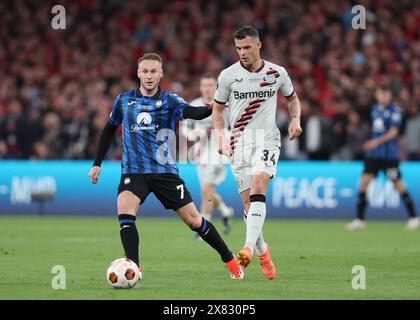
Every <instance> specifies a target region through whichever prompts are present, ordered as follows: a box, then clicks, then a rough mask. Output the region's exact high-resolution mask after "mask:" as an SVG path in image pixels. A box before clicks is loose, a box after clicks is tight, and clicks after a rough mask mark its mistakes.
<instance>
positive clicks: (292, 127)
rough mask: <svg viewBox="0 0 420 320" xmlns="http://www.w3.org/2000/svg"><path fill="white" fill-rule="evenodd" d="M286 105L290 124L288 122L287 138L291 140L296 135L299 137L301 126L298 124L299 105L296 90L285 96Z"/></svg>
mask: <svg viewBox="0 0 420 320" xmlns="http://www.w3.org/2000/svg"><path fill="white" fill-rule="evenodd" d="M287 106H288V109H289V114H290V118H291V121H290V124H289V130H288V131H289V140H293V139H294V138H296V137H299V136H300V134H301V133H302V128H301V126H300V114H301V107H300V101H299V97H298V96H297V94H296V92H293V94H292V95H291V96H290V97H288V98H287Z"/></svg>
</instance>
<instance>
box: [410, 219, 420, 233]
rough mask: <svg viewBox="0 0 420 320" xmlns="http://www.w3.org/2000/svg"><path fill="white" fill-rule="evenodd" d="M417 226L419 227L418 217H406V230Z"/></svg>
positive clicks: (414, 228)
mask: <svg viewBox="0 0 420 320" xmlns="http://www.w3.org/2000/svg"><path fill="white" fill-rule="evenodd" d="M419 227H420V219H419V218H418V217H416V218H410V219H408V221H407V230H416V229H418V228H419Z"/></svg>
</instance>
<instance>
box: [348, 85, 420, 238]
mask: <svg viewBox="0 0 420 320" xmlns="http://www.w3.org/2000/svg"><path fill="white" fill-rule="evenodd" d="M375 98H376V100H377V103H376V104H375V105H373V107H372V110H371V132H372V133H371V139H370V140H368V141H366V142H365V143H364V144H363V149H364V150H366V159H365V168H364V170H363V174H362V177H361V179H360V185H359V200H358V203H357V216H356V219H354V220H353V221H352V222H351V223H349V224H347V225H346V228H347V230H359V229H363V228H364V227H365V221H364V220H365V210H366V205H367V200H366V191H367V188H368V186H369V183H370V182H371V181H372V179H373V178H375V177H376V176H377V174H378V173H379V172H380V171H384V173H385V175H386V177H387V178H388V179H390V180H391V181H392V182H393V184H394V187H395V189H396V190H397V191H398V192H399V194H400V195H401V198H402V199H403V201H404V204H405V206H406V208H407V211H408V216H409V219H408V222H407V229H410V230H414V229H417V228H418V227H419V225H420V220H419V218H418V217H416V211H415V208H414V203H413V200H412V199H411V197H410V195H409V193H408V192H407V190H406V187H405V185H404V182H403V181H402V179H401V171H400V164H399V162H400V156H399V150H398V143H397V138H398V134H399V131H400V128H401V120H402V115H401V110H400V108H399V107H398V106H397V105H396V104H395V103H393V102H392V92H391V90H390V88H388V87H387V86H384V85H382V86H379V87H378V88H377V89H376V91H375Z"/></svg>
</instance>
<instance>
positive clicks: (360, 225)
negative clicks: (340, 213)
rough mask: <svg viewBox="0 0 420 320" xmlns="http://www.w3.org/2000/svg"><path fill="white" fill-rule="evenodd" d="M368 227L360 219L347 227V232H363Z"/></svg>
mask: <svg viewBox="0 0 420 320" xmlns="http://www.w3.org/2000/svg"><path fill="white" fill-rule="evenodd" d="M365 227H366V223H365V222H364V221H362V220H360V219H354V220H353V221H352V222H350V223H349V224H347V225H346V230H349V231H355V230H362V229H364V228H365Z"/></svg>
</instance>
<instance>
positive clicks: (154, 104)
mask: <svg viewBox="0 0 420 320" xmlns="http://www.w3.org/2000/svg"><path fill="white" fill-rule="evenodd" d="M186 106H188V104H187V103H186V102H185V101H184V100H183V99H182V98H180V97H178V96H177V95H176V94H173V93H170V92H166V91H163V90H161V89H159V90H158V91H157V93H156V94H155V95H154V96H153V97H144V96H142V94H141V93H140V90H139V89H135V90H131V91H127V92H123V93H121V94H120V95H118V97H117V98H116V99H115V102H114V105H113V107H112V111H111V115H110V117H109V123H110V124H112V125H114V126H118V125H120V124H122V163H121V167H122V173H123V174H126V173H140V174H145V173H174V174H178V167H177V163H176V150H175V147H176V136H175V132H174V128H175V120H176V119H177V118H179V119H181V120H182V119H183V111H184V108H185V107H186Z"/></svg>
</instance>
